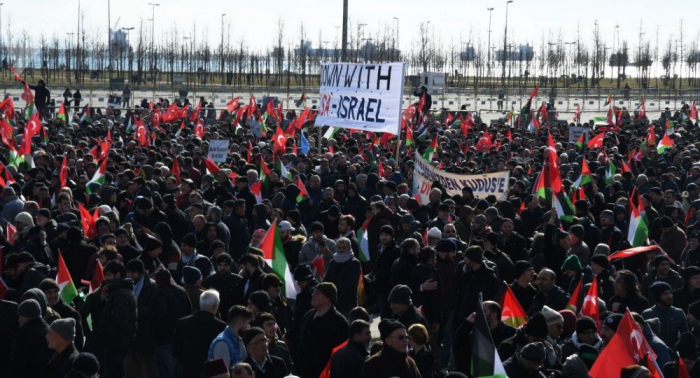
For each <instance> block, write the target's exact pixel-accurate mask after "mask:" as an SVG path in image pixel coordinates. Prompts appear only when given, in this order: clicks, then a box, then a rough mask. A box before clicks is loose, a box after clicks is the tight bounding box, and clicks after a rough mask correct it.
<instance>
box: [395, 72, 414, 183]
mask: <svg viewBox="0 0 700 378" xmlns="http://www.w3.org/2000/svg"><path fill="white" fill-rule="evenodd" d="M401 65H402V67H401V72H402V73H403V75H401V98H400V99H399V118H398V122H399V124H398V127H397V128H398V133H397V134H396V159H395V160H396V167H397V168H400V167H401V117H403V90H404V87H403V86H404V84H405V83H404V82H405V80H406V63H401ZM406 127H407V128H408V127H411V126H410V125H409V124H408V122H406ZM400 171H401V169H399V172H400Z"/></svg>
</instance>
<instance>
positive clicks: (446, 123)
mask: <svg viewBox="0 0 700 378" xmlns="http://www.w3.org/2000/svg"><path fill="white" fill-rule="evenodd" d="M454 120H455V116H453V115H452V114H450V113H447V119H446V120H445V125H447V126H449V125H451V124H452V122H454Z"/></svg>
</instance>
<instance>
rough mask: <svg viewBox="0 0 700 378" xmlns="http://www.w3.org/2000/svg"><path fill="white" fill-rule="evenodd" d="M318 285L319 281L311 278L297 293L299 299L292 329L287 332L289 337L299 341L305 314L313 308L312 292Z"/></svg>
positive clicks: (295, 307)
mask: <svg viewBox="0 0 700 378" xmlns="http://www.w3.org/2000/svg"><path fill="white" fill-rule="evenodd" d="M316 285H318V282H316V280H315V279H311V282H309V283H308V284H307V285H306V286H305V287H304V288H302V289H301V291H300V292H299V293H297V300H296V304H295V306H294V317H293V319H294V320H293V322H292V327H291V329H290V331H289V332H288V333H287V339H289V340H293V341H298V337H299V331H300V329H301V324H302V320H303V319H304V315H306V313H307V312H309V311H310V310H311V293H312V292H313V291H314V288H315V287H316Z"/></svg>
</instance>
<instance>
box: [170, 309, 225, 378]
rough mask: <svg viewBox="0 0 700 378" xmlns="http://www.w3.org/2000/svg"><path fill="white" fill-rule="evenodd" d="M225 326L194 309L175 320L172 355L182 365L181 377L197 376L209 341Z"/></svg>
mask: <svg viewBox="0 0 700 378" xmlns="http://www.w3.org/2000/svg"><path fill="white" fill-rule="evenodd" d="M225 328H226V323H224V322H223V321H221V320H219V319H217V318H216V317H215V316H214V315H212V314H211V313H209V312H206V311H196V312H195V313H194V314H192V315H189V316H186V317H184V318H182V319H180V320H178V321H177V324H176V326H175V337H174V340H173V357H175V359H176V360H177V361H178V362H179V363H180V366H181V367H182V377H183V378H199V376H200V372H201V371H202V365H203V364H204V362H205V361H206V360H207V352H208V351H209V346H210V345H211V342H212V341H213V340H214V338H215V337H216V336H217V335H218V334H220V333H221V332H223V331H224V329H225Z"/></svg>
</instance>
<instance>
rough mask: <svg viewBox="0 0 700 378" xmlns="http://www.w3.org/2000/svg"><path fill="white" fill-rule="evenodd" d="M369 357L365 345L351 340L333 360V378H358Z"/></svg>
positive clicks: (339, 350) (334, 355)
mask: <svg viewBox="0 0 700 378" xmlns="http://www.w3.org/2000/svg"><path fill="white" fill-rule="evenodd" d="M367 356H369V351H367V349H365V347H364V345H361V344H358V343H356V342H354V341H352V340H349V341H348V343H347V344H346V345H345V346H344V347H342V348H340V349H338V351H337V352H335V354H333V357H332V358H331V377H333V378H358V377H359V376H360V372H361V371H362V364H363V363H364V362H365V360H366V359H367Z"/></svg>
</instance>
